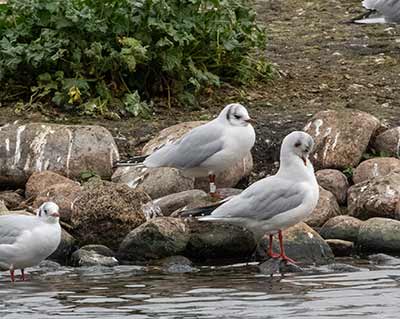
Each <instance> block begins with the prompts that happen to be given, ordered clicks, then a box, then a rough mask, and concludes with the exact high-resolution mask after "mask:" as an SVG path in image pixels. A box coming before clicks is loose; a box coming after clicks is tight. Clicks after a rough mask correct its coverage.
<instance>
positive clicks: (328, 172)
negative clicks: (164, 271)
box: [315, 169, 349, 205]
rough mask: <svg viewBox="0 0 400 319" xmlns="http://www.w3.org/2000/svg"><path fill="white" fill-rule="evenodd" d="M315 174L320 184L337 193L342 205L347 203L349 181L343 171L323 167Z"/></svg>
mask: <svg viewBox="0 0 400 319" xmlns="http://www.w3.org/2000/svg"><path fill="white" fill-rule="evenodd" d="M315 176H316V178H317V181H318V184H319V185H320V186H321V187H322V188H324V189H326V190H327V191H330V192H331V193H332V194H333V195H335V197H336V199H337V201H338V203H339V204H340V205H344V204H345V203H346V197H347V190H348V188H349V182H348V181H347V177H346V176H345V175H344V174H343V173H342V172H341V171H338V170H336V169H321V170H319V171H317V172H316V173H315Z"/></svg>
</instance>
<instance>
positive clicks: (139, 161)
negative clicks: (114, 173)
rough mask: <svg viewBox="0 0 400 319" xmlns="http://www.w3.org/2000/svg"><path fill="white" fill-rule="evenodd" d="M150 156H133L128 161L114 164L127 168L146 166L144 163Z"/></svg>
mask: <svg viewBox="0 0 400 319" xmlns="http://www.w3.org/2000/svg"><path fill="white" fill-rule="evenodd" d="M148 156H149V155H142V156H132V157H129V158H128V159H126V160H119V161H116V162H114V168H115V167H126V166H144V164H143V162H144V161H145V160H146V158H147V157H148Z"/></svg>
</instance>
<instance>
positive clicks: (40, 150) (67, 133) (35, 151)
mask: <svg viewBox="0 0 400 319" xmlns="http://www.w3.org/2000/svg"><path fill="white" fill-rule="evenodd" d="M117 159H119V153H118V149H117V146H116V144H115V142H114V139H113V137H112V135H111V134H110V132H109V131H107V130H106V129H105V128H103V127H101V126H82V125H59V124H43V123H30V124H18V123H16V124H6V125H3V126H2V127H0V184H3V183H4V184H7V185H17V186H22V185H24V184H25V182H26V181H27V179H28V178H29V176H30V175H31V174H32V173H34V172H41V171H45V170H50V171H54V172H57V173H59V174H61V175H64V176H67V177H70V178H73V179H75V178H78V177H79V176H80V174H81V173H82V172H84V171H93V172H95V173H96V174H98V175H100V176H101V177H103V178H110V177H111V175H112V167H113V163H114V161H115V160H117Z"/></svg>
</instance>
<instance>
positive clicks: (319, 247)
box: [260, 222, 333, 264]
mask: <svg viewBox="0 0 400 319" xmlns="http://www.w3.org/2000/svg"><path fill="white" fill-rule="evenodd" d="M275 237H276V238H275ZM283 244H284V247H285V252H286V255H287V256H289V257H290V258H292V259H294V260H295V261H298V262H301V263H303V264H313V263H316V264H326V263H329V262H331V261H332V260H333V253H332V250H331V248H330V247H329V245H328V244H327V243H326V242H325V241H324V240H323V239H322V237H321V236H320V235H319V234H318V233H317V232H316V231H315V230H313V229H312V228H311V227H309V226H308V225H307V224H305V223H303V222H302V223H299V224H297V225H294V226H292V227H290V228H288V229H286V230H284V231H283ZM260 247H261V248H263V250H264V251H266V250H267V248H268V239H267V238H264V239H263V240H262V241H261V242H260ZM273 249H274V252H279V245H278V238H277V235H275V236H274V244H273Z"/></svg>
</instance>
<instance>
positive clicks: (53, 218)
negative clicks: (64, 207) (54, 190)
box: [36, 202, 60, 223]
mask: <svg viewBox="0 0 400 319" xmlns="http://www.w3.org/2000/svg"><path fill="white" fill-rule="evenodd" d="M36 216H38V217H39V218H43V219H44V220H45V221H47V222H49V223H56V222H57V223H58V220H59V218H60V212H59V207H58V205H57V204H56V203H53V202H45V203H43V204H42V205H41V206H40V207H39V209H38V211H37V213H36Z"/></svg>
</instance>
